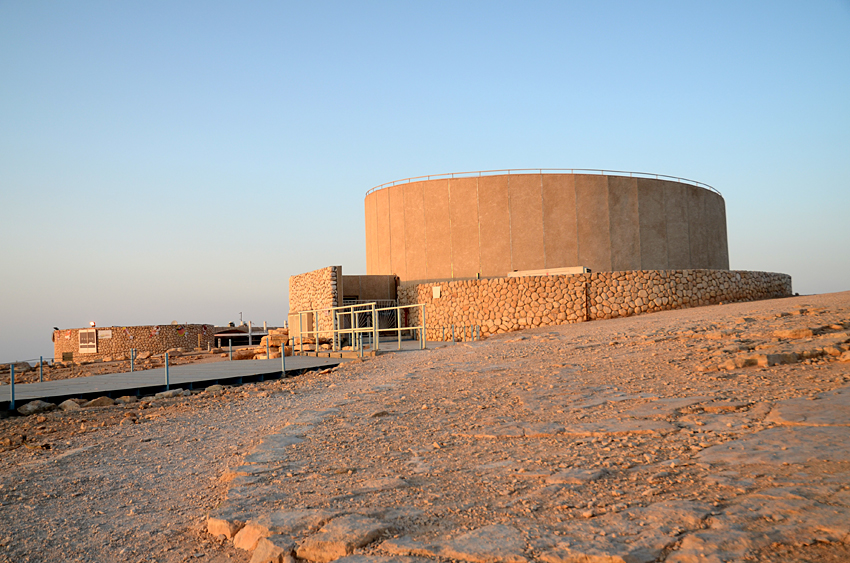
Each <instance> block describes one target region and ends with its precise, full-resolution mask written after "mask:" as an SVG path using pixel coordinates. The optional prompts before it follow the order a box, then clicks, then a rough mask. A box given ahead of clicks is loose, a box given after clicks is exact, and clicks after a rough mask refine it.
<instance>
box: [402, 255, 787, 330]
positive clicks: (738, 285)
mask: <svg viewBox="0 0 850 563" xmlns="http://www.w3.org/2000/svg"><path fill="white" fill-rule="evenodd" d="M437 288H439V289H437ZM398 293H399V304H401V305H410V304H415V303H420V304H425V307H424V311H425V320H426V324H427V327H428V330H427V339H428V340H441V339H442V338H443V327H449V328H450V327H451V326H452V325H455V327H470V326H480V327H481V334H483V335H485V336H486V335H490V334H497V333H502V332H510V331H514V330H521V329H526V328H534V327H539V326H549V325H559V324H566V323H576V322H583V321H589V320H597V319H612V318H616V317H627V316H631V315H639V314H642V313H650V312H654V311H664V310H667V309H682V308H686V307H698V306H702V305H713V304H717V303H727V302H733V301H754V300H758V299H771V298H776V297H787V296H790V295H791V294H792V293H791V276H789V275H787V274H780V273H772V272H749V271H729V270H633V271H625V272H598V273H592V274H577V275H553V276H528V277H515V278H490V279H469V280H456V281H442V282H431V283H419V284H417V283H408V284H404V283H403V284H402V285H401V287H399V291H398ZM411 314H412V318H411V319H410V322H411V323H416V324H418V323H419V322H420V319H419V318H418V317H419V312H418V309H415V310H412V312H411ZM450 334H451V332H450V331H449V330H447V331H446V336H445V337H446V338H447V339H448V338H450ZM467 334H469V332H468V329H467Z"/></svg>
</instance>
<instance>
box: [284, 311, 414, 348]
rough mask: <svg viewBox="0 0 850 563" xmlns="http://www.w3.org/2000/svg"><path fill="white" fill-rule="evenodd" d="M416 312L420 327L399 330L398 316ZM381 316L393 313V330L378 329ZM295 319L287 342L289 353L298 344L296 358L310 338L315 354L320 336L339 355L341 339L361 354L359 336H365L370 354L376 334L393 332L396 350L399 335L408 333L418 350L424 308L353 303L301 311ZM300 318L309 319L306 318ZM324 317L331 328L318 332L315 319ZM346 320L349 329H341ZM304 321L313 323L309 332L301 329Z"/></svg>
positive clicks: (317, 324) (375, 343) (360, 338)
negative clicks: (326, 337) (326, 338)
mask: <svg viewBox="0 0 850 563" xmlns="http://www.w3.org/2000/svg"><path fill="white" fill-rule="evenodd" d="M415 308H419V319H420V320H421V324H418V325H411V326H404V327H403V326H401V312H402V310H404V309H415ZM382 312H395V317H396V326H395V327H394V328H393V327H387V328H381V327H380V326H379V322H378V318H379V315H380V314H381V313H382ZM295 314H297V315H298V325H297V326H296V327H293V326H291V325H290V327H289V330H290V340H291V342H292V350H293V352H294V351H295V340H296V339H297V340H298V352H299V353H300V354H303V353H304V339H305V337H310V336H311V335H314V338H315V352H316V353H317V354H318V353H319V340H320V339H321V337H322V335H328V334H330V335H331V339H332V342H333V345H332V348H331V349H332V350H333V351H334V352H336V351H339V350H340V349H341V342H342V336H344V335H349V336H350V338H351V340H352V342H351V345H352V346H353V347H355V348H356V349H358V350H360V352H361V354H362V351H363V336H364V335H368V336H370V337H371V339H372V348H373V350H374V351H377V350H378V349H379V348H380V340H381V339H380V333H381V332H396V334H397V336H398V349H399V350H401V333H402V332H404V331H410V332H413V333H414V334H418V336H419V340H420V342H419V346H420V348H421V349H424V348H425V304H424V303H413V304H410V305H398V306H394V307H378V306H377V303H376V302H375V301H368V302H365V303H357V304H352V305H342V306H337V307H327V308H325V309H310V310H305V311H298V312H297V313H293V315H295ZM304 315H309V317H306V318H305V316H304ZM361 315H365V317H366V318H365V319H364V320H365V321H366V324H364V325H363V326H360V317H361ZM320 316H324V317H325V319H327V318H328V317H330V319H331V326H330V327H325V328H319V317H320ZM345 318H348V319H349V320H350V324H351V326H350V327H347V328H345V327H343V324H344V323H343V319H345ZM308 319H311V320H312V322H313V328H312V329H305V328H304V325H305V321H307V322H310V321H309V320H308Z"/></svg>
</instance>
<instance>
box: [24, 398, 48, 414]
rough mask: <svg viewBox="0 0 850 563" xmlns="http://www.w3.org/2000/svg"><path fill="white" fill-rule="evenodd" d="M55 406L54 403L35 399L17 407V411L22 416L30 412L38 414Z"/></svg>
mask: <svg viewBox="0 0 850 563" xmlns="http://www.w3.org/2000/svg"><path fill="white" fill-rule="evenodd" d="M55 408H56V405H54V404H53V403H48V402H45V401H40V400H38V399H36V400H35V401H30V402H29V403H27V404H25V405H21V406H20V407H18V412H19V413H20V414H22V415H24V416H29V415H31V414H38V413H40V412H46V411H52V410H53V409H55Z"/></svg>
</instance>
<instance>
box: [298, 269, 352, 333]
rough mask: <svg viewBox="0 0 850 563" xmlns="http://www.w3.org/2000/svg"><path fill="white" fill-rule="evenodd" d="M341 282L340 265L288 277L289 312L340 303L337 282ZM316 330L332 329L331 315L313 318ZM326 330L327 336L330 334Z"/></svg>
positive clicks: (328, 306) (326, 314) (321, 307)
mask: <svg viewBox="0 0 850 563" xmlns="http://www.w3.org/2000/svg"><path fill="white" fill-rule="evenodd" d="M341 282H342V266H328V267H327V268H321V269H319V270H313V271H312V272H306V273H304V274H299V275H297V276H291V277H290V278H289V314H290V315H292V314H293V313H298V312H299V311H310V310H315V309H328V308H330V307H337V306H339V305H342V295H341V294H340V292H339V284H340V283H341ZM314 323H315V326H317V327H318V330H320V331H323V330H328V331H330V330H332V328H333V317H332V316H331V315H330V313H323V314H320V315H318V317H317V318H316V319H314ZM330 334H331V333H330V332H328V336H330Z"/></svg>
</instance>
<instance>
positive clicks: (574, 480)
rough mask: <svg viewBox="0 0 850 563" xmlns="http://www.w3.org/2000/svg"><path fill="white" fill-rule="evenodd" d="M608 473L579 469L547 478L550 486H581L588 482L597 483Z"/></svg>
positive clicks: (602, 470) (600, 470)
mask: <svg viewBox="0 0 850 563" xmlns="http://www.w3.org/2000/svg"><path fill="white" fill-rule="evenodd" d="M606 473H607V471H606V470H604V469H579V468H571V469H565V470H564V471H559V472H558V473H555V474H554V475H550V476H549V477H547V478H546V482H547V483H549V484H552V485H554V484H559V485H560V484H581V483H587V482H588V481H596V480H597V479H599V478H600V477H602V476H603V475H605V474H606Z"/></svg>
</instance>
